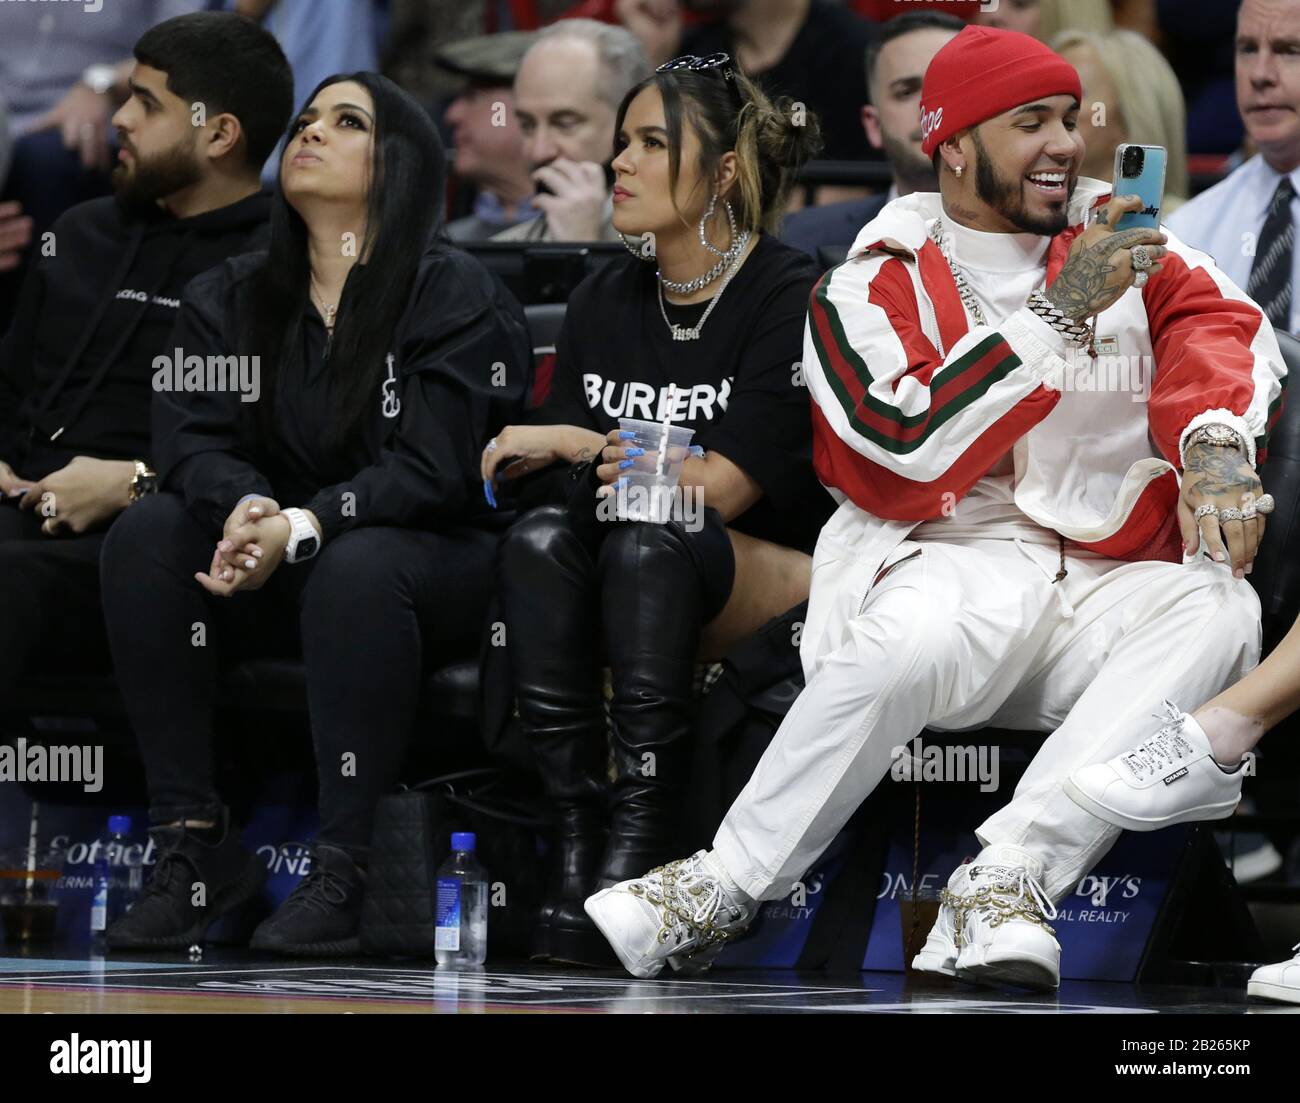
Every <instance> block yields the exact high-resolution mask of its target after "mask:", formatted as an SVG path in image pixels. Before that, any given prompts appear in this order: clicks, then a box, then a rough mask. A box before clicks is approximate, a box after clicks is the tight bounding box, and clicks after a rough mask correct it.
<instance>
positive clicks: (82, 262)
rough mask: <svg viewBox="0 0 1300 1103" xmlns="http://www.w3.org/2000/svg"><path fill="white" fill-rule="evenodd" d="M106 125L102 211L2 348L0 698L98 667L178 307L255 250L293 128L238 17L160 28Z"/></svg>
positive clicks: (278, 71) (77, 221)
mask: <svg viewBox="0 0 1300 1103" xmlns="http://www.w3.org/2000/svg"><path fill="white" fill-rule="evenodd" d="M135 60H136V65H135V69H134V72H133V74H132V76H131V80H130V88H131V96H130V98H129V99H128V100H127V101H126V103H125V104H124V105H123V106H122V108H121V110H119V111H118V112H117V114H116V115H114V116H113V126H114V127H115V128H116V130H117V133H118V142H119V146H120V149H119V152H118V155H117V165H116V167H115V168H114V170H113V185H114V191H115V196H114V197H113V198H105V199H97V200H93V201H91V202H89V203H83V204H81V205H80V206H77V207H73V208H72V209H71V210H69V211H67V212H66V213H65V214H64V215H63V216H62V217H61V218H60V219H59V221H58V222H56V223H55V225H54V228H53V231H52V232H51V233H50V234H48V235H46V240H43V241H41V242H37V243H34V248H35V249H36V250H37V252H38V253H39V260H38V261H37V262H36V264H35V265H34V267H33V270H32V272H31V274H30V276H29V277H28V279H27V282H26V284H25V285H24V288H23V292H22V296H21V298H20V300H19V303H18V309H17V312H16V314H15V317H14V321H13V324H12V325H11V327H10V330H9V333H8V334H7V336H6V337H5V339H4V342H3V344H0V610H3V615H0V692H3V691H4V690H7V689H9V688H10V687H12V686H13V685H14V684H16V683H17V682H18V681H19V680H20V679H22V678H24V677H26V676H27V675H29V674H30V672H31V671H33V670H37V669H39V670H41V671H43V672H44V673H47V674H48V673H51V672H53V673H63V672H65V671H66V670H67V669H69V666H70V665H73V666H76V667H80V668H83V669H84V668H87V667H94V666H98V665H102V664H106V662H107V654H108V651H107V643H106V641H105V639H104V632H103V614H102V612H101V609H100V595H99V555H100V548H101V545H102V544H103V539H104V533H105V532H106V531H107V529H108V526H109V525H111V524H112V523H113V520H114V519H115V518H116V517H117V515H118V514H119V513H121V512H122V511H123V510H124V509H128V508H130V505H131V504H132V503H133V502H135V501H138V500H139V498H140V497H141V496H142V495H144V494H148V493H151V492H152V491H153V490H155V489H156V476H155V475H154V471H153V468H152V466H151V464H150V441H149V409H150V401H151V399H152V395H153V384H154V379H155V377H156V376H158V377H159V378H163V379H165V378H166V373H156V372H155V368H154V360H155V358H156V357H159V356H165V355H168V354H170V352H171V350H170V349H168V348H167V344H168V336H169V334H170V332H171V329H172V325H173V323H174V322H175V320H176V315H177V311H178V309H179V307H180V297H181V290H182V288H184V287H185V285H186V284H187V283H188V282H189V281H190V280H191V279H192V278H194V277H195V276H196V275H198V274H199V273H201V272H205V271H207V270H208V269H209V268H212V267H214V266H216V265H217V264H220V263H221V262H222V261H224V260H225V259H226V258H228V257H232V256H237V255H239V254H241V253H246V252H249V251H251V250H254V249H258V248H262V247H264V245H265V235H266V227H267V217H268V215H269V212H270V196H269V195H267V194H265V193H263V192H262V191H261V184H260V182H259V179H258V175H259V172H260V170H261V167H262V164H263V162H265V160H266V158H267V156H268V155H269V154H270V152H271V150H272V149H273V148H274V146H275V143H276V141H277V140H278V139H279V137H280V135H281V133H283V131H284V127H285V125H286V123H287V122H288V118H289V115H290V113H291V112H292V111H293V74H292V72H291V70H290V68H289V63H288V62H287V61H286V60H285V57H284V54H283V53H282V52H281V50H280V47H279V46H278V45H277V44H276V41H275V39H274V38H272V37H271V35H270V34H269V33H267V32H266V31H265V30H263V29H262V28H261V27H260V26H258V25H257V24H256V23H254V22H253V21H251V20H249V19H245V18H244V17H242V16H238V15H234V14H233V13H227V12H198V13H195V14H191V15H183V16H179V17H177V18H175V19H169V20H167V21H165V22H163V23H159V24H158V25H157V26H155V27H153V28H152V29H150V30H149V31H147V32H146V33H145V34H144V35H143V36H142V37H141V38H140V40H139V42H138V43H137V44H136V47H135Z"/></svg>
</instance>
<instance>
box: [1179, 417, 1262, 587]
mask: <svg viewBox="0 0 1300 1103" xmlns="http://www.w3.org/2000/svg"><path fill="white" fill-rule="evenodd" d="M1263 492H1264V488H1263V485H1262V484H1261V483H1260V481H1259V476H1258V475H1257V474H1256V473H1255V469H1254V467H1252V466H1251V463H1250V460H1249V459H1247V458H1246V454H1245V452H1244V451H1243V450H1241V449H1238V448H1225V447H1223V446H1222V445H1215V444H1206V443H1201V444H1193V445H1189V446H1188V448H1187V466H1186V467H1185V468H1184V470H1183V485H1182V492H1181V494H1180V496H1179V502H1178V521H1179V525H1180V527H1181V528H1182V530H1183V534H1184V542H1188V541H1189V540H1190V539H1194V538H1195V534H1196V530H1197V528H1198V527H1199V529H1200V539H1201V542H1202V543H1203V544H1204V545H1205V548H1206V550H1207V551H1209V553H1210V555H1211V557H1212V558H1213V559H1214V560H1215V562H1217V563H1226V562H1231V564H1232V573H1233V574H1234V575H1235V576H1236V577H1237V578H1245V577H1246V573H1247V572H1248V571H1249V570H1250V569H1251V568H1252V567H1253V566H1254V562H1255V553H1256V552H1257V551H1258V550H1259V543H1260V540H1261V539H1262V538H1263V536H1264V515H1263V514H1262V513H1261V514H1257V515H1256V516H1255V517H1253V518H1248V519H1246V520H1242V521H1222V520H1220V519H1219V518H1217V517H1215V516H1213V515H1210V516H1206V517H1202V518H1201V519H1200V522H1199V525H1198V523H1197V522H1196V519H1195V514H1196V509H1197V507H1198V506H1201V505H1206V504H1209V505H1213V506H1216V507H1217V508H1219V509H1226V508H1228V507H1235V508H1237V509H1243V508H1245V507H1246V506H1247V505H1248V504H1249V503H1251V502H1253V501H1254V500H1255V499H1256V498H1258V497H1259V496H1260V495H1261V494H1263ZM1189 534H1190V535H1189ZM1188 550H1189V551H1190V550H1192V549H1191V548H1189V549H1188Z"/></svg>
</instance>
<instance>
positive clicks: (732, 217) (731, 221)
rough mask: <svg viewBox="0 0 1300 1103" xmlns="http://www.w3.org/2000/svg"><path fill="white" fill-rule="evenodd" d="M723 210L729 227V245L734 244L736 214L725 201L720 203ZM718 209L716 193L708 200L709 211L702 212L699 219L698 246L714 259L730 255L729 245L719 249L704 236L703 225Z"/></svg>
mask: <svg viewBox="0 0 1300 1103" xmlns="http://www.w3.org/2000/svg"><path fill="white" fill-rule="evenodd" d="M722 207H723V210H725V211H726V212H727V224H728V225H729V226H730V227H731V245H734V244H735V242H736V212H735V211H733V210H732V209H731V204H730V203H729V202H727V201H726V200H725V199H724V200H723V201H722ZM717 209H718V193H717V192H714V193H713V198H712V199H710V200H709V209H708V210H707V211H705V212H704V215H703V217H702V218H701V219H700V244H701V245H703V246H704V248H706V249H707V250H708V251H709V252H710V253H712V254H713V255H714V256H715V257H727V256H730V255H731V247H730V245H729V246H728V247H727V248H726V249H719V248H718V247H717V246H716V245H714V244H713V243H712V242H711V241H709V239H708V238H707V237H705V236H704V225H705V223H707V222H708V221H709V219H710V218H712V217H713V212H714V211H715V210H717Z"/></svg>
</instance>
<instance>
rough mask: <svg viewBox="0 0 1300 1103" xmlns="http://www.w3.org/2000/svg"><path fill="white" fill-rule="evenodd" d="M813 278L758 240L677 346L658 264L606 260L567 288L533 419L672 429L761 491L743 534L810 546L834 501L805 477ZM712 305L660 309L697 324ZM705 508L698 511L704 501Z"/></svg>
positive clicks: (806, 262) (740, 526) (784, 252)
mask: <svg viewBox="0 0 1300 1103" xmlns="http://www.w3.org/2000/svg"><path fill="white" fill-rule="evenodd" d="M819 275H820V272H819V271H818V269H817V267H816V265H814V264H813V262H812V260H811V258H810V257H808V255H807V254H805V253H802V252H800V251H799V250H797V249H792V248H790V247H789V246H788V245H784V244H782V243H781V242H780V241H778V240H777V239H776V238H772V237H768V236H766V235H763V236H760V237H759V240H758V244H757V245H755V246H754V250H753V252H752V253H750V255H749V257H748V258H747V259H746V261H745V263H744V264H743V265H742V266H741V268H740V270H739V271H738V272H737V273H736V275H735V277H734V278H733V279H732V281H731V283H730V284H729V285H728V286H727V289H726V290H725V291H724V292H723V294H722V297H721V298H720V299H719V300H718V304H717V306H716V307H715V308H714V310H713V313H712V314H710V315H709V317H708V320H707V321H705V323H704V328H703V331H702V332H701V334H700V338H699V340H696V341H674V340H673V338H672V335H671V333H670V332H669V329H668V326H667V325H666V324H665V323H664V319H663V315H662V314H661V313H660V309H659V298H658V291H657V287H656V282H657V281H656V277H655V269H654V265H653V264H647V263H646V262H644V261H641V260H638V259H636V258H634V257H623V258H619V259H617V260H613V261H611V262H610V263H609V264H607V265H605V266H604V267H603V268H601V269H600V270H599V271H597V272H594V273H592V275H590V276H588V277H587V278H586V279H585V280H583V282H582V283H581V284H579V285H578V287H577V288H576V289H575V290H574V292H573V295H572V297H571V298H570V300H569V307H568V310H567V312H566V313H565V318H564V326H563V329H562V330H561V332H560V337H559V340H558V341H557V344H556V353H557V359H556V366H555V375H554V381H553V382H552V385H551V391H550V394H549V395H548V396H547V399H546V402H545V403H544V404H543V405H542V407H541V408H540V409H539V410H538V411H536V412H535V414H534V415H533V418H532V420H533V421H535V422H536V423H538V424H543V425H579V426H582V427H583V428H586V429H593V430H595V431H596V432H598V433H608V432H609V431H610V430H611V429H616V428H618V419H619V418H620V417H635V418H641V419H643V420H647V421H660V420H662V419H663V417H664V415H665V413H666V411H667V403H668V395H669V387H670V385H674V384H675V385H676V392H675V398H674V403H673V411H672V421H673V424H675V425H681V426H686V427H689V428H691V429H694V430H695V436H694V437H693V438H692V444H699V445H702V446H703V447H704V449H705V450H706V451H708V452H713V451H716V452H719V453H721V454H722V455H724V456H726V458H727V459H729V460H731V462H732V463H734V464H736V465H737V466H738V467H740V468H741V470H743V471H744V472H745V473H746V474H747V475H748V476H749V477H750V478H752V479H753V480H754V481H755V482H757V483H758V484H759V486H761V487H762V489H763V497H762V498H760V499H759V500H758V501H757V502H756V503H755V504H754V505H752V506H751V507H750V508H749V509H748V510H746V511H745V513H744V514H742V515H741V516H740V517H737V518H734V519H733V520H732V521H731V522H730V525H731V527H732V528H735V529H737V530H738V531H741V532H746V533H748V534H750V535H751V536H755V537H758V538H760V539H764V540H770V541H773V542H774V543H778V544H784V545H786V546H788V547H796V548H801V549H804V550H811V548H812V546H813V545H814V544H815V543H816V540H817V533H818V531H819V530H820V529H821V526H822V525H823V524H824V523H825V521H826V519H827V517H829V516H830V514H831V512H832V510H833V509H834V502H833V501H832V500H831V497H830V495H829V494H828V493H827V492H826V490H825V489H824V488H823V487H822V486H821V485H820V484H819V483H818V482H817V478H816V475H814V473H813V468H812V415H811V413H810V410H809V398H808V388H807V387H806V386H805V385H804V382H803V371H802V366H801V360H802V357H803V330H804V318H805V316H806V314H807V312H808V296H809V295H810V294H811V292H812V287H813V284H814V283H815V282H816V281H817V278H818V276H819ZM707 305H708V304H707V301H706V302H703V303H696V304H691V305H688V306H680V307H679V306H673V305H671V304H669V305H668V306H667V310H668V316H669V318H671V319H672V321H673V322H674V323H675V324H678V325H688V326H693V325H695V324H697V323H698V322H699V319H700V317H701V315H702V314H703V313H704V311H705V309H706V308H707ZM707 504H708V503H707V502H705V505H707Z"/></svg>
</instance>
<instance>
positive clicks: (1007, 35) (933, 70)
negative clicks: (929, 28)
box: [921, 27, 1083, 157]
mask: <svg viewBox="0 0 1300 1103" xmlns="http://www.w3.org/2000/svg"><path fill="white" fill-rule="evenodd" d="M1063 94H1064V95H1070V96H1074V97H1075V98H1076V99H1082V98H1083V86H1082V85H1081V84H1080V83H1079V74H1078V72H1077V71H1076V70H1075V68H1074V66H1073V65H1071V64H1070V63H1069V62H1068V61H1066V60H1065V58H1063V57H1061V55H1060V54H1057V53H1053V52H1052V51H1051V50H1049V49H1048V48H1047V47H1046V46H1044V45H1043V44H1042V43H1041V42H1039V41H1038V39H1036V38H1030V36H1029V35H1027V34H1021V33H1020V32H1019V31H1000V30H996V29H995V28H993V27H966V28H964V29H963V30H962V31H961V33H960V34H958V35H957V36H956V37H955V38H953V39H951V40H950V41H949V42H948V43H947V44H945V45H944V47H943V49H941V50H940V51H939V52H938V53H937V54H935V55H934V60H933V61H931V62H930V67H929V68H928V69H926V71H925V81H924V83H923V84H922V86H921V149H922V150H923V151H924V153H925V155H926V156H927V157H933V156H934V151H935V150H936V149H938V148H939V143H940V142H942V141H943V140H944V139H945V138H950V137H952V135H954V134H956V133H957V132H958V131H961V130H965V129H966V128H967V127H968V126H975V125H976V124H977V123H982V122H984V120H985V119H991V118H993V116H995V115H1001V114H1002V112H1004V111H1010V110H1011V109H1012V108H1013V107H1019V106H1020V105H1021V104H1022V103H1032V102H1033V101H1034V100H1036V99H1039V98H1041V97H1043V96H1059V95H1063Z"/></svg>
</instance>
